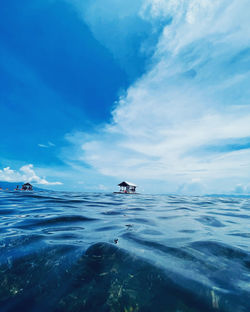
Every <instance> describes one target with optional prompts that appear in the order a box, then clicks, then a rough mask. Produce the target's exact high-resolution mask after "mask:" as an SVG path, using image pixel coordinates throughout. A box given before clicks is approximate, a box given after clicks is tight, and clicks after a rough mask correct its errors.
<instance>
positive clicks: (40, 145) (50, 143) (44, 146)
mask: <svg viewBox="0 0 250 312" xmlns="http://www.w3.org/2000/svg"><path fill="white" fill-rule="evenodd" d="M38 146H39V147H43V148H49V147H54V146H55V144H54V143H52V142H50V141H49V142H48V143H47V144H41V143H39V144H38Z"/></svg>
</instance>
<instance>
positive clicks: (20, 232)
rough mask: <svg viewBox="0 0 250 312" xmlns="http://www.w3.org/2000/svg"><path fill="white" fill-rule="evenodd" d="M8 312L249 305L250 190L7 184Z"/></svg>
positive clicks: (188, 310) (3, 264) (3, 268)
mask: <svg viewBox="0 0 250 312" xmlns="http://www.w3.org/2000/svg"><path fill="white" fill-rule="evenodd" d="M0 311H1V312H7V311H8V312H12V311H13V312H14V311H15V312H25V311H36V312H50V311H51V312H52V311H53V312H54V311H55V312H61V311H62V312H64V311H65V312H66V311H67V312H71V311H72V312H78V311H96V312H106V311H107V312H108V311H110V312H119V311H122V312H135V311H143V312H150V311H156V312H161V311H162V312H198V311H199V312H206V311H224V312H249V311H250V197H247V196H245V197H229V196H200V197H199V196H170V195H148V194H137V195H130V194H113V193H106V194H105V193H80V192H78V193H76V192H72V193H71V192H55V191H43V190H37V191H32V192H23V191H0Z"/></svg>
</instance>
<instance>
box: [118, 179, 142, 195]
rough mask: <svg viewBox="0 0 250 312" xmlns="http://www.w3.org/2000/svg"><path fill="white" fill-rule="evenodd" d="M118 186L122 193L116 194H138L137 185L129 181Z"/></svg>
mask: <svg viewBox="0 0 250 312" xmlns="http://www.w3.org/2000/svg"><path fill="white" fill-rule="evenodd" d="M118 186H120V191H119V192H115V193H125V194H134V193H136V187H137V185H135V184H133V183H130V182H127V181H123V182H121V183H119V184H118Z"/></svg>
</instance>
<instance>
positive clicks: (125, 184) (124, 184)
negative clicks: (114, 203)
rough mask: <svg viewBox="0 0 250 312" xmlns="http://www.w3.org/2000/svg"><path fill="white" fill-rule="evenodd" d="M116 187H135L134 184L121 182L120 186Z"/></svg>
mask: <svg viewBox="0 0 250 312" xmlns="http://www.w3.org/2000/svg"><path fill="white" fill-rule="evenodd" d="M118 186H135V187H136V185H135V184H133V183H130V182H126V181H123V182H121V183H120V184H118Z"/></svg>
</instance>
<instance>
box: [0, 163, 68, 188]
mask: <svg viewBox="0 0 250 312" xmlns="http://www.w3.org/2000/svg"><path fill="white" fill-rule="evenodd" d="M0 181H6V182H33V183H36V184H41V185H61V184H62V183H61V182H49V181H47V180H46V179H45V178H41V177H39V176H38V175H37V174H36V172H35V170H34V169H33V165H32V164H29V165H25V166H22V167H21V168H20V169H19V171H17V170H12V169H11V168H10V167H6V168H3V170H0Z"/></svg>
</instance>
